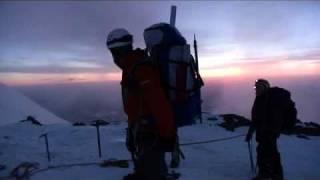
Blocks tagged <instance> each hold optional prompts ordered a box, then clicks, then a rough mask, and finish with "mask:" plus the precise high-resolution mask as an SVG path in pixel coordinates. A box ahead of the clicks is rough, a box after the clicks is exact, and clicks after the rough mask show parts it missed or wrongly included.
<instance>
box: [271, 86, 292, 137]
mask: <svg viewBox="0 0 320 180" xmlns="http://www.w3.org/2000/svg"><path fill="white" fill-rule="evenodd" d="M270 93H271V96H272V98H273V99H274V100H275V101H277V105H276V108H279V109H278V110H281V111H282V115H283V116H282V117H283V118H282V122H280V126H281V128H280V129H281V131H290V130H292V129H293V128H294V126H295V124H296V122H297V109H296V107H295V103H294V102H293V100H292V99H291V94H290V92H289V91H287V90H285V89H283V88H279V87H272V88H270Z"/></svg>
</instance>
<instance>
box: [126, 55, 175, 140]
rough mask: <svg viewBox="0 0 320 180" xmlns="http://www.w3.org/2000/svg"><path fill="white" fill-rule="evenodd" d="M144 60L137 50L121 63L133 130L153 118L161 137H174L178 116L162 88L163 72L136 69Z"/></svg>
mask: <svg viewBox="0 0 320 180" xmlns="http://www.w3.org/2000/svg"><path fill="white" fill-rule="evenodd" d="M144 58H145V55H144V51H142V50H140V49H137V50H134V51H132V53H130V54H128V55H127V56H126V57H124V59H122V61H121V62H122V64H121V68H122V80H121V85H122V98H123V102H124V110H125V112H126V114H127V115H128V124H129V127H130V126H132V125H133V124H135V123H137V122H138V121H140V120H141V119H142V118H143V117H152V119H154V120H155V126H154V129H155V131H156V133H158V135H159V136H160V137H165V138H167V137H174V136H175V128H174V114H173V110H172V107H171V104H170V102H169V100H168V98H167V97H166V95H165V92H164V90H163V88H162V86H161V81H160V73H159V71H157V70H156V69H155V68H153V67H152V66H150V65H146V64H142V65H136V64H137V63H138V62H139V61H141V60H144ZM134 67H135V68H134ZM133 68H134V69H135V70H134V71H133ZM129 79H130V80H129ZM132 79H134V83H132V82H133V81H132Z"/></svg>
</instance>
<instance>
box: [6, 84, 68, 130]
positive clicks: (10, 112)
mask: <svg viewBox="0 0 320 180" xmlns="http://www.w3.org/2000/svg"><path fill="white" fill-rule="evenodd" d="M27 116H33V117H34V118H35V119H36V120H38V121H39V122H41V123H42V124H56V123H64V124H67V123H68V122H67V121H65V120H63V119H61V118H59V117H57V116H56V115H54V114H53V113H51V112H49V111H47V110H46V109H44V108H42V107H41V106H40V105H38V104H36V103H35V102H34V101H32V100H31V99H29V98H28V97H26V96H24V95H23V94H21V93H20V92H18V91H16V90H15V89H14V88H11V87H8V86H6V85H4V84H1V83H0V125H4V124H10V123H15V122H18V121H20V120H25V119H26V118H27Z"/></svg>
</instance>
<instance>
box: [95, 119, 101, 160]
mask: <svg viewBox="0 0 320 180" xmlns="http://www.w3.org/2000/svg"><path fill="white" fill-rule="evenodd" d="M96 129H97V139H98V149H99V157H101V143H100V126H99V125H97V126H96Z"/></svg>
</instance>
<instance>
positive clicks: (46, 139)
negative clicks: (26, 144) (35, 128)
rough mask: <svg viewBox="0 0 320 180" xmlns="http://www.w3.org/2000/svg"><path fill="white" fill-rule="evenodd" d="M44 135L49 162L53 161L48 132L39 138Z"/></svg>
mask: <svg viewBox="0 0 320 180" xmlns="http://www.w3.org/2000/svg"><path fill="white" fill-rule="evenodd" d="M42 137H44V140H45V143H46V151H47V158H48V162H50V161H51V157H50V150H49V141H48V133H44V134H42V135H41V136H40V137H39V138H42Z"/></svg>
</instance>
